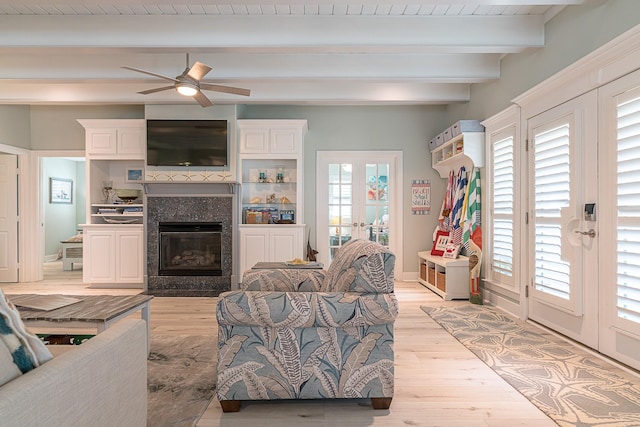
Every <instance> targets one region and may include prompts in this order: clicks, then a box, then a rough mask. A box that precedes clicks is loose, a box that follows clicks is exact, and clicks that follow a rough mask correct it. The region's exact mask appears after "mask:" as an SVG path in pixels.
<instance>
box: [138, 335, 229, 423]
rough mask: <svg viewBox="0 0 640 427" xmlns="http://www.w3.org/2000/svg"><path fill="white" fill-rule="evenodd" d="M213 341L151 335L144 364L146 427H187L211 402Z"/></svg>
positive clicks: (202, 337) (198, 417)
mask: <svg viewBox="0 0 640 427" xmlns="http://www.w3.org/2000/svg"><path fill="white" fill-rule="evenodd" d="M216 343H217V340H216V338H212V337H204V336H173V335H152V336H151V354H150V355H149V359H148V362H147V383H148V411H147V425H148V426H149V427H190V426H193V425H195V423H196V422H197V421H198V420H199V419H200V417H201V416H202V414H203V413H204V411H205V410H206V409H207V407H208V406H209V403H210V402H211V400H212V399H213V395H214V391H215V385H216V357H217V356H216V354H217V353H216V351H217V349H216Z"/></svg>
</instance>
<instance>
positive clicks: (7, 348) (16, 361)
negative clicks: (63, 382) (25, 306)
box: [0, 290, 51, 384]
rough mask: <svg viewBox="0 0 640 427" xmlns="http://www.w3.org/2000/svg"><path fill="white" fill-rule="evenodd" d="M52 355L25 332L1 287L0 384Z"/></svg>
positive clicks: (16, 312) (18, 316) (33, 336)
mask: <svg viewBox="0 0 640 427" xmlns="http://www.w3.org/2000/svg"><path fill="white" fill-rule="evenodd" d="M50 359H51V353H50V352H49V350H48V349H47V348H46V347H45V345H44V344H43V343H42V341H40V340H39V339H38V337H36V336H35V335H33V334H31V333H30V332H28V331H27V330H26V328H25V326H24V324H23V323H22V320H21V319H20V313H19V312H18V310H17V309H16V308H15V306H14V305H13V304H11V302H9V301H8V300H7V299H6V297H5V296H4V294H3V293H2V291H1V290H0V384H4V383H5V382H8V381H10V380H12V379H13V378H16V377H17V376H20V375H21V374H24V373H26V372H29V371H31V370H32V369H34V368H36V367H38V366H40V365H41V364H42V363H44V362H46V361H48V360H50Z"/></svg>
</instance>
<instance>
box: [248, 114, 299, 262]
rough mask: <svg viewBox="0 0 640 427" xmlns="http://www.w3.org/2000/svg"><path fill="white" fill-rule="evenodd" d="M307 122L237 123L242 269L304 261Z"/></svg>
mask: <svg viewBox="0 0 640 427" xmlns="http://www.w3.org/2000/svg"><path fill="white" fill-rule="evenodd" d="M306 131H307V121H306V120H238V138H239V143H238V145H239V157H238V158H239V165H238V168H237V170H238V174H239V176H238V181H239V182H240V184H241V186H240V197H239V199H240V205H241V207H240V209H239V211H240V215H241V218H239V221H238V223H239V224H240V225H239V233H238V234H239V238H240V254H241V255H240V271H241V272H244V271H245V270H248V269H250V268H251V267H252V266H253V265H255V264H256V263H258V262H284V261H289V260H292V259H294V258H304V230H305V225H304V224H303V223H302V220H303V218H304V217H303V195H302V177H303V173H302V161H303V139H304V135H305V133H306Z"/></svg>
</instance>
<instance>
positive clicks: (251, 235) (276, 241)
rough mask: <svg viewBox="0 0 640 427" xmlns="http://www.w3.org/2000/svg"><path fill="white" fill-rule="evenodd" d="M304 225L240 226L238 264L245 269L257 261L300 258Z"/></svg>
mask: <svg viewBox="0 0 640 427" xmlns="http://www.w3.org/2000/svg"><path fill="white" fill-rule="evenodd" d="M303 230H304V226H303V227H300V226H298V225H279V226H277V227H272V228H270V229H269V228H267V227H241V228H240V254H241V255H240V265H241V266H243V268H244V269H243V270H242V271H245V270H247V269H249V268H251V267H252V266H254V265H255V264H256V263H258V262H264V261H288V260H292V259H294V258H302V249H303V243H302V238H303V233H302V232H303Z"/></svg>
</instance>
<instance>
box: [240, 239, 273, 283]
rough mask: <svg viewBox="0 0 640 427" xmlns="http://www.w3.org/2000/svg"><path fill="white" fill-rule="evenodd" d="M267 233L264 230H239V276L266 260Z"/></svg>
mask: <svg viewBox="0 0 640 427" xmlns="http://www.w3.org/2000/svg"><path fill="white" fill-rule="evenodd" d="M268 254H269V231H268V230H265V229H264V228H262V227H260V228H249V229H248V228H241V229H240V275H242V273H244V272H245V271H246V270H248V269H250V268H251V267H253V266H254V265H256V263H258V262H263V261H267V260H268Z"/></svg>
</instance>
